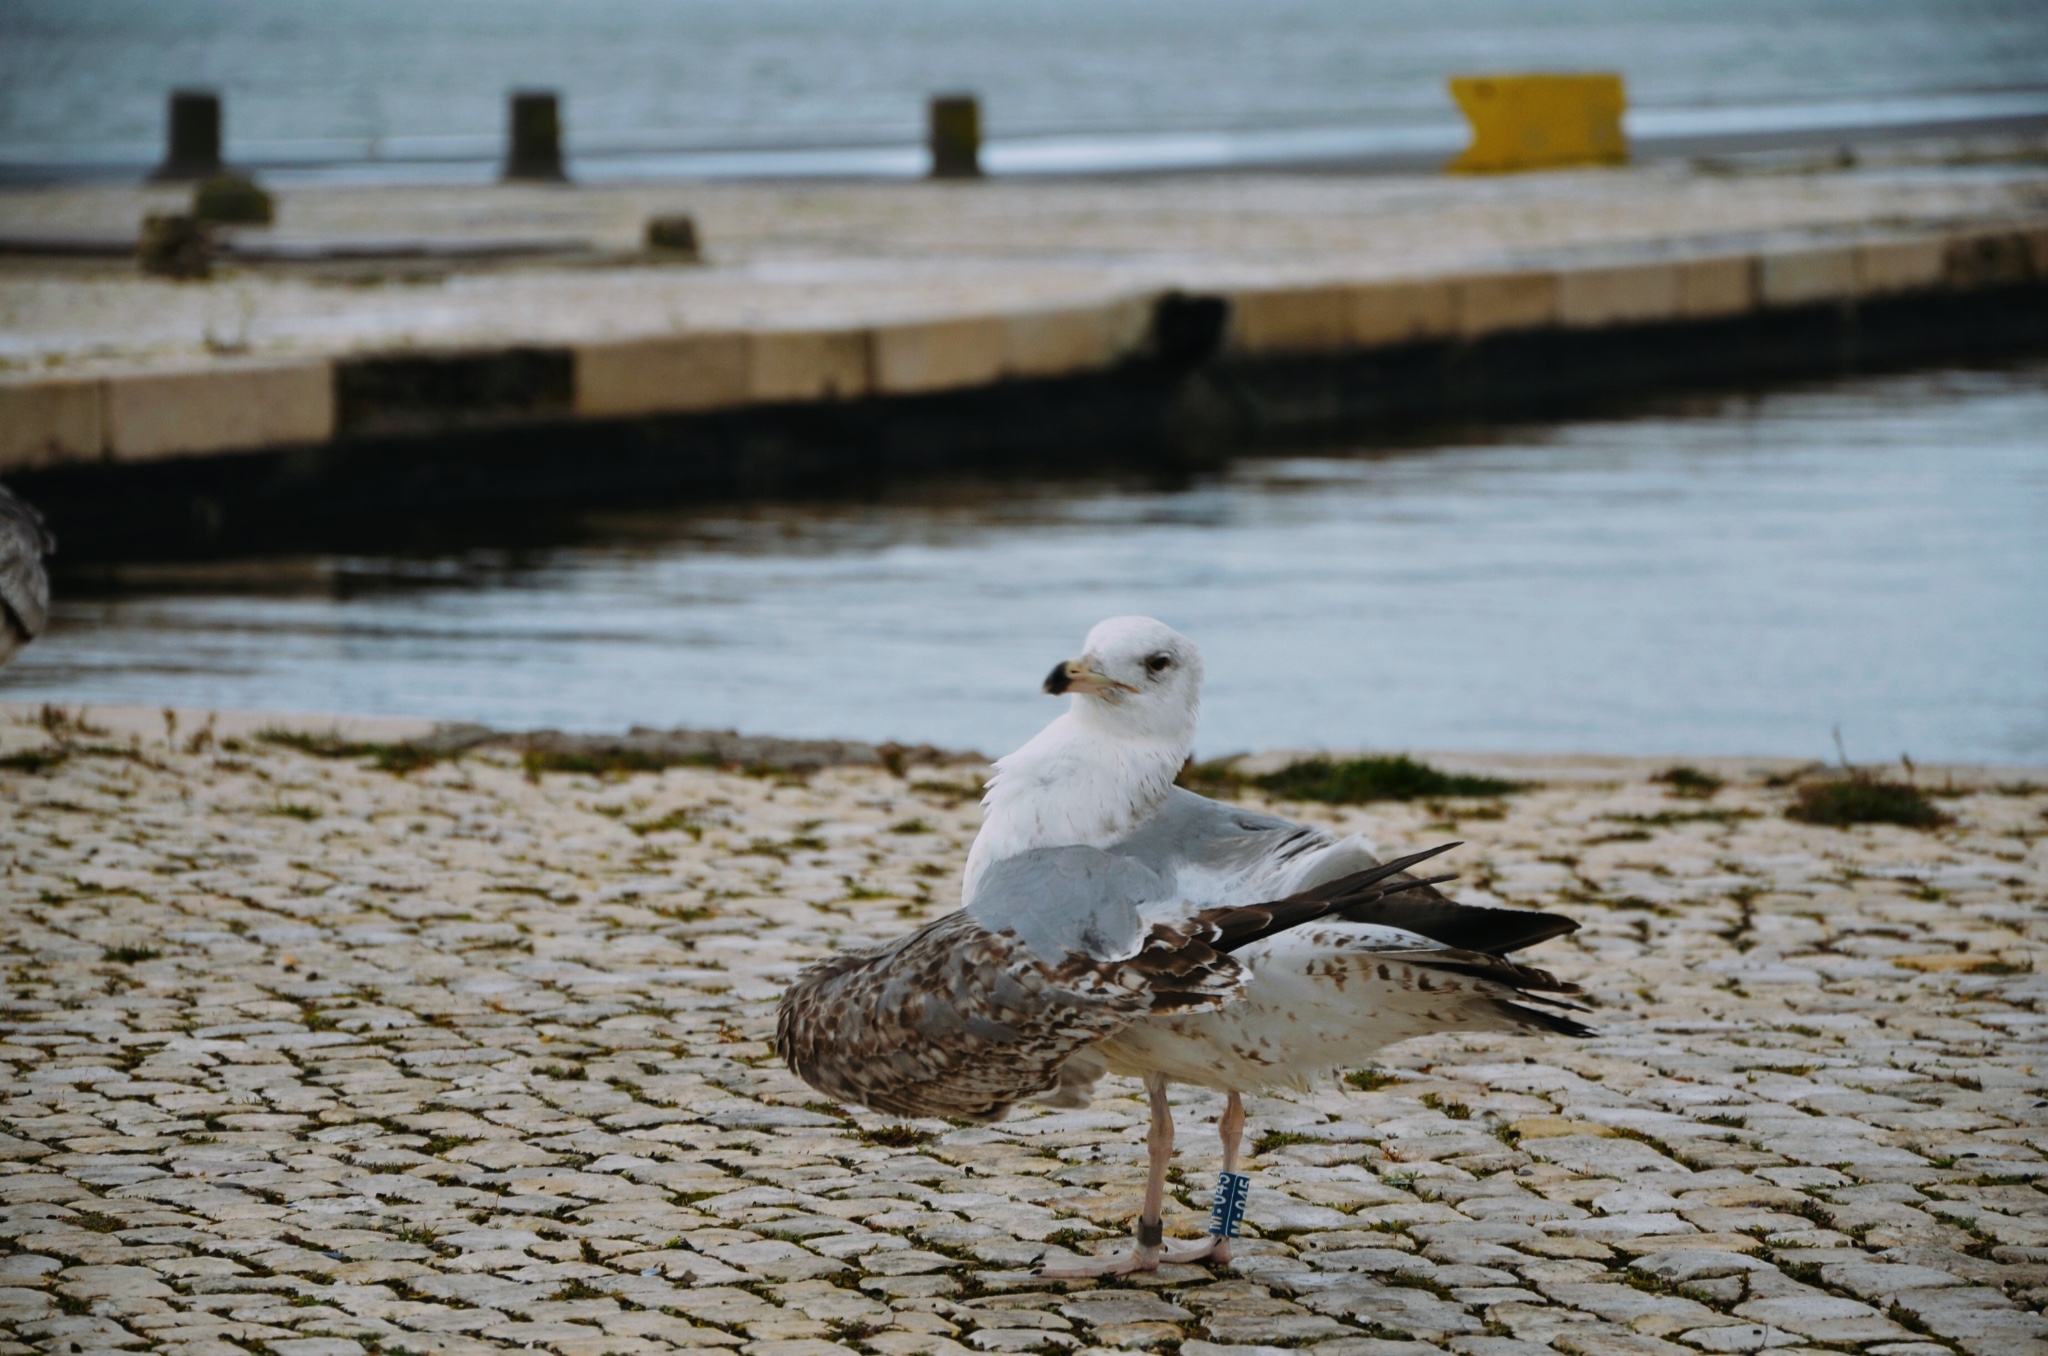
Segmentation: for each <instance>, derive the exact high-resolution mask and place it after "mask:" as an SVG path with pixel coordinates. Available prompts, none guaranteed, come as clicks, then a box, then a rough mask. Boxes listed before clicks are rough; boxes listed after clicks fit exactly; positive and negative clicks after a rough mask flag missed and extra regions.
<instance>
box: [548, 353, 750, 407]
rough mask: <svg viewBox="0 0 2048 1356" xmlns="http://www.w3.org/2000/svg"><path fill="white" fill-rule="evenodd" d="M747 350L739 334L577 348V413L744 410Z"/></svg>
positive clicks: (748, 387) (746, 394)
mask: <svg viewBox="0 0 2048 1356" xmlns="http://www.w3.org/2000/svg"><path fill="white" fill-rule="evenodd" d="M751 349H752V345H751V342H750V340H749V338H748V336H747V335H745V334H743V333H738V332H734V333H729V334H675V335H658V336H653V337H649V338H644V339H621V340H614V341H611V342H606V343H591V344H581V345H578V346H577V348H576V350H575V364H576V376H575V387H576V395H575V408H576V413H577V414H579V415H584V416H587V417H590V418H619V417H631V416H634V415H643V414H673V413H680V412H683V411H687V410H708V409H720V408H724V407H726V406H731V405H739V404H743V403H745V402H746V400H747V399H748V398H749V396H750V395H751V381H750V375H751V374H750V371H749V359H750V357H751Z"/></svg>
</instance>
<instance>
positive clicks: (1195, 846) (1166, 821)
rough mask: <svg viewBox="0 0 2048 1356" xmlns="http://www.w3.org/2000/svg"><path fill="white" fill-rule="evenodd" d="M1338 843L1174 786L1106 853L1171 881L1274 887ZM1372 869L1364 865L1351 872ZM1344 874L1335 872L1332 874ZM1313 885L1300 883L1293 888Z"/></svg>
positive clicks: (1289, 822) (1307, 829) (1312, 830)
mask: <svg viewBox="0 0 2048 1356" xmlns="http://www.w3.org/2000/svg"><path fill="white" fill-rule="evenodd" d="M1336 841H1337V840H1336V839H1335V838H1333V837H1331V836H1330V835H1329V834H1328V833H1326V832H1325V831H1323V830H1322V829H1318V828H1314V827H1312V826H1310V825H1307V824H1296V823H1294V822H1293V821H1292V820H1288V819H1282V818H1281V817H1280V816H1279V815H1269V814H1262V813H1260V812H1259V811H1257V810H1247V809H1245V808H1244V807H1243V806H1239V805H1230V804H1226V803H1225V802H1223V801H1219V800H1210V799H1209V798H1208V797H1207V796H1198V795H1196V794H1195V793H1194V792H1192V791H1189V790H1188V789H1186V788H1185V787H1178V786H1177V787H1175V788H1173V790H1171V791H1169V792H1168V793H1167V796H1166V800H1165V801H1164V802H1163V803H1161V805H1160V807H1159V809H1158V810H1156V811H1154V812H1153V814H1152V816H1151V817H1150V818H1148V819H1147V820H1146V821H1145V822H1144V823H1142V824H1140V825H1139V826H1138V827H1137V828H1135V829H1133V830H1131V832H1130V833H1128V834H1126V835H1125V836H1124V837H1123V838H1122V839H1121V840H1120V841H1118V842H1117V843H1115V844H1113V845H1112V846H1111V848H1110V851H1112V852H1114V853H1115V854H1116V855H1118V856H1120V857H1129V858H1131V859H1132V860H1133V861H1136V862H1139V863H1141V864H1143V865H1144V866H1146V867H1149V868H1150V869H1151V870H1152V871H1154V872H1156V873H1157V874H1158V875H1159V876H1160V877H1162V878H1163V879H1165V880H1167V881H1170V882H1171V881H1178V880H1180V879H1181V878H1183V877H1202V878H1206V879H1209V880H1212V881H1217V882H1229V884H1231V885H1238V884H1251V883H1252V882H1253V881H1257V882H1258V883H1259V884H1277V883H1278V882H1279V881H1280V880H1281V879H1282V878H1284V877H1288V876H1292V875H1296V874H1299V873H1300V872H1301V868H1302V866H1303V864H1304V861H1305V859H1307V858H1309V857H1311V856H1313V855H1314V854H1316V853H1319V852H1323V851H1326V850H1327V849H1329V848H1330V847H1332V846H1334V845H1335V844H1336ZM1375 865H1377V863H1376V862H1372V861H1364V862H1360V863H1358V865H1357V866H1352V867H1349V870H1357V869H1360V868H1362V867H1370V866H1375ZM1348 873H1349V871H1348V870H1338V871H1336V872H1335V875H1345V874H1348ZM1333 878H1334V876H1332V877H1324V879H1333ZM1317 883H1319V882H1318V881H1317V880H1301V881H1298V882H1295V886H1296V888H1300V887H1302V886H1306V885H1312V884H1317ZM1207 902H1220V901H1207Z"/></svg>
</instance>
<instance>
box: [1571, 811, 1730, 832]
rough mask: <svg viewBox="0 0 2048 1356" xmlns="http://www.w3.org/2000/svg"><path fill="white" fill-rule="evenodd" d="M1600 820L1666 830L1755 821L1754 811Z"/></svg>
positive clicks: (1669, 813)
mask: <svg viewBox="0 0 2048 1356" xmlns="http://www.w3.org/2000/svg"><path fill="white" fill-rule="evenodd" d="M1600 817H1601V818H1602V819H1610V820H1613V821H1614V822H1615V823H1617V824H1640V825H1642V826H1643V827H1645V828H1651V829H1668V828H1670V827H1671V826H1672V825H1674V824H1709V823H1711V824H1733V823H1735V822H1736V821H1737V820H1739V819H1755V818H1757V812H1756V811H1755V810H1660V811H1658V812H1657V813H1656V814H1653V815H1630V814H1616V815H1602V816H1600Z"/></svg>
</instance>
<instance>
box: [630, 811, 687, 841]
mask: <svg viewBox="0 0 2048 1356" xmlns="http://www.w3.org/2000/svg"><path fill="white" fill-rule="evenodd" d="M626 827H627V828H629V829H631V830H632V831H633V832H635V833H637V834H639V835H640V836H641V837H642V838H645V837H646V836H647V835H648V834H650V833H687V834H689V835H690V837H691V839H692V840H693V841H695V842H699V843H701V842H703V841H704V826H703V825H702V824H699V823H698V822H697V811H695V810H689V809H685V810H670V811H669V812H668V813H667V814H665V815H663V816H662V817H661V818H659V819H650V820H648V821H646V822H645V823H643V824H628V825H627V826H626Z"/></svg>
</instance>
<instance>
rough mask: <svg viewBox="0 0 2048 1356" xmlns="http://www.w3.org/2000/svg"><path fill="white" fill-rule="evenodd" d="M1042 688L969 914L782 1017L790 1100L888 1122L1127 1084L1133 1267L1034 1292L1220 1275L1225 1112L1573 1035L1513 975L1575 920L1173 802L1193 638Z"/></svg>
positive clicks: (1351, 840)
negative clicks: (1364, 1073)
mask: <svg viewBox="0 0 2048 1356" xmlns="http://www.w3.org/2000/svg"><path fill="white" fill-rule="evenodd" d="M1045 690H1046V691H1047V692H1049V693H1052V694H1054V695H1059V696H1065V697H1067V698H1068V706H1067V710H1066V711H1065V712H1063V713H1062V714H1061V715H1060V716H1059V718H1058V719H1056V720H1054V721H1053V722H1052V723H1051V724H1050V725H1048V726H1046V727H1045V729H1043V730H1041V731H1040V732H1039V733H1038V735H1037V736H1036V737H1034V738H1033V739H1032V740H1031V741H1030V742H1029V743H1028V744H1026V745H1024V747H1023V748H1020V749H1018V750H1017V751H1016V752H1015V753H1013V754H1011V755H1010V756H1009V757H1007V758H1004V759H1001V760H1000V761H999V762H997V764H996V773H995V776H994V777H993V778H992V779H991V780H990V782H989V786H988V792H987V795H986V796H985V797H984V799H983V805H984V806H985V808H986V811H987V813H986V817H985V818H984V820H983V822H982V827H981V831H980V833H979V835H978V836H977V837H976V838H975V840H974V847H973V849H972V850H971V851H970V852H969V854H968V858H967V870H966V879H965V883H964V900H963V903H964V907H963V908H961V909H959V910H958V911H957V912H954V913H950V914H947V915H945V916H944V917H941V918H937V919H934V920H932V921H931V922H929V923H927V924H925V925H924V926H923V927H922V928H919V929H918V930H917V931H916V932H914V933H911V934H910V935H909V936H907V937H902V938H898V939H897V940H895V941H893V942H889V943H886V944H883V945H880V946H877V947H873V948H870V949H868V950H865V951H855V952H847V953H841V954H839V955H836V956H834V957H832V958H831V959H829V960H826V961H823V962H821V963H819V964H817V965H815V966H813V967H811V968H810V969H809V970H807V971H805V972H804V973H803V974H802V975H800V976H799V977H798V978H797V981H796V983H795V984H793V985H791V986H790V989H789V992H788V993H786V994H785V995H783V999H782V1004H781V1007H780V1009H779V1011H778V1014H777V1018H776V1048H777V1050H778V1051H780V1052H781V1054H782V1057H783V1059H784V1060H785V1061H787V1063H788V1064H789V1067H790V1068H791V1069H792V1070H794V1071H795V1072H796V1074H797V1075H798V1076H799V1077H800V1078H802V1079H803V1080H804V1081H805V1082H806V1083H809V1084H810V1085H811V1086H812V1087H814V1088H817V1089H818V1090H819V1091H821V1092H824V1093H826V1094H827V1095H829V1096H832V1097H835V1098H839V1099H841V1100H844V1101H849V1102H858V1103H860V1104H862V1105H865V1106H868V1107H871V1108H873V1109H875V1110H877V1111H886V1112H892V1113H894V1114H897V1115H905V1116H950V1117H956V1118H960V1119H967V1120H978V1121H988V1120H999V1119H1001V1118H1002V1117H1003V1116H1005V1115H1007V1114H1009V1112H1010V1111H1011V1109H1012V1108H1014V1107H1015V1106H1017V1105H1018V1104H1019V1103H1022V1102H1027V1101H1038V1102H1041V1103H1045V1104H1049V1105H1052V1106H1055V1107H1068V1108H1075V1107H1084V1106H1087V1105H1088V1104H1089V1100H1090V1098H1091V1097H1092V1096H1093V1095H1094V1090H1095V1085H1096V1083H1097V1082H1098V1081H1099V1080H1100V1079H1101V1078H1102V1077H1103V1076H1104V1075H1105V1074H1110V1073H1116V1074H1124V1075H1129V1076H1133V1077H1137V1078H1140V1079H1142V1080H1143V1081H1144V1084H1145V1091H1146V1094H1147V1097H1148V1098H1149V1100H1150V1103H1151V1114H1152V1128H1151V1133H1150V1134H1149V1135H1148V1136H1147V1138H1146V1148H1147V1169H1148V1170H1147V1177H1146V1184H1145V1196H1144V1201H1143V1204H1142V1205H1141V1207H1140V1210H1139V1214H1138V1226H1137V1245H1136V1247H1135V1248H1134V1249H1133V1251H1131V1252H1130V1253H1129V1254H1127V1255H1124V1256H1121V1257H1116V1256H1110V1257H1095V1258H1087V1259H1080V1258H1076V1259H1071V1260H1065V1259H1048V1262H1049V1265H1047V1266H1046V1268H1045V1270H1044V1273H1043V1274H1045V1275H1047V1276H1067V1277H1082V1276H1101V1275H1109V1274H1117V1273H1122V1272H1128V1271H1142V1270H1149V1269H1152V1268H1155V1267H1157V1266H1159V1265H1160V1264H1161V1262H1163V1261H1174V1262H1184V1261H1193V1260H1198V1259H1206V1260H1209V1261H1214V1262H1227V1261H1228V1260H1229V1259H1230V1255H1231V1251H1230V1239H1231V1237H1232V1235H1233V1234H1234V1233H1235V1231H1236V1215H1235V1212H1237V1211H1240V1210H1241V1208H1242V1204H1243V1201H1244V1197H1245V1193H1246V1191H1247V1190H1248V1189H1249V1182H1250V1179H1249V1178H1248V1177H1247V1176H1245V1175H1244V1174H1243V1173H1241V1172H1239V1171H1238V1150H1239V1142H1240V1139H1241V1137H1242V1134H1243V1130H1244V1106H1243V1102H1242V1094H1243V1093H1246V1092H1273V1091H1280V1090H1285V1089H1297V1090H1303V1091H1306V1090H1309V1089H1311V1088H1312V1087H1313V1086H1314V1085H1315V1083H1316V1081H1317V1080H1319V1079H1322V1078H1325V1077H1327V1076H1329V1075H1331V1074H1333V1073H1335V1072H1336V1071H1338V1070H1341V1069H1347V1068H1356V1067H1358V1066H1359V1065H1360V1063H1361V1062H1363V1061H1364V1059H1365V1058H1366V1057H1367V1056H1368V1055H1369V1054H1371V1053H1372V1052H1373V1051H1375V1050H1378V1049H1380V1048H1382V1047H1384V1046H1386V1045H1389V1044H1392V1043H1393V1042H1396V1041H1401V1040H1407V1039H1409V1038H1410V1037H1414V1036H1424V1035H1430V1034H1433V1033H1436V1032H1442V1031H1518V1032H1528V1033H1534V1034H1550V1035H1564V1036H1572V1035H1584V1034H1587V1033H1586V1028H1584V1027H1582V1026H1580V1025H1579V1024H1578V1023H1577V1022H1576V1021H1573V1020H1572V1019H1571V1018H1569V1017H1566V1016H1563V1015H1562V1013H1561V1011H1560V1009H1570V1008H1571V1007H1572V1006H1573V1005H1572V1004H1571V1003H1570V1002H1568V1001H1567V996H1568V995H1570V994H1572V993H1575V992H1576V990H1575V989H1574V988H1573V987H1572V986H1571V985H1569V984H1565V983H1561V982H1560V981H1558V980H1557V979H1555V978H1554V977H1552V976H1550V975H1548V974H1545V973H1544V972H1543V971H1541V970H1536V969H1532V968H1530V967H1527V966H1522V965H1517V964H1515V963H1514V962H1512V961H1510V960H1508V959H1507V958H1506V957H1507V953H1509V952H1511V951H1516V950H1519V949H1521V948H1522V947H1525V946H1533V945H1535V944H1536V943H1538V942H1541V941H1543V940H1545V939H1547V938H1550V937H1556V936H1559V935H1561V934H1563V933H1566V932H1569V931H1571V930H1572V929H1573V928H1574V927H1576V926H1577V925H1576V924H1575V923H1573V922H1572V921H1571V920H1570V919H1568V918H1560V917H1558V916H1556V915H1554V914H1542V913H1533V912H1530V911H1527V910H1521V909H1497V908H1479V907H1474V906H1471V905H1464V904H1457V903H1454V902H1452V901H1451V900H1449V899H1446V898H1445V897H1444V896H1443V895H1441V894H1438V893H1437V892H1436V891H1435V890H1433V889H1430V888H1429V886H1430V885H1431V884H1433V883H1434V882H1435V881H1442V880H1448V879H1450V878H1449V877H1448V876H1438V877H1433V878H1430V879H1427V880H1418V879H1417V878H1416V877H1415V876H1413V875H1409V874H1407V872H1408V868H1410V867H1413V866H1416V865H1418V864H1419V863H1421V862H1422V861H1425V860H1427V859H1428V858H1431V857H1434V856H1436V855H1437V854H1438V853H1440V852H1444V851H1447V850H1448V849H1449V848H1450V847H1455V846H1456V844H1447V845H1444V846H1442V847H1436V848H1430V849H1426V850H1424V851H1421V852H1416V853H1410V854H1407V855H1405V856H1402V857H1399V858H1396V859H1395V860H1393V861H1390V862H1386V863H1384V864H1383V863H1381V862H1380V861H1379V860H1378V857H1377V855H1376V853H1375V852H1374V850H1373V848H1372V845H1371V844H1369V843H1367V842H1366V841H1365V840H1364V839H1362V838H1359V837H1357V836H1356V835H1354V836H1352V837H1348V838H1339V837H1337V836H1335V835H1333V834H1330V833H1327V832H1325V831H1324V830H1322V829H1318V828H1314V827H1311V826H1308V825H1303V824H1296V823H1294V822H1292V821H1290V820H1287V819H1283V818H1281V817H1280V816H1278V815H1273V814H1267V813H1264V812H1261V811H1258V810H1254V809H1251V808H1249V807H1246V806H1242V805H1235V804H1229V803H1225V802H1220V801H1214V800H1209V799H1207V798H1205V797H1203V796H1198V795H1196V794H1195V793H1194V792H1192V791H1189V790H1187V789H1185V788H1183V787H1177V786H1175V785H1174V781H1175V778H1176V777H1177V776H1178V774H1179V772H1180V769H1181V767H1182V765H1183V764H1184V763H1185V762H1186V761H1187V757H1188V750H1189V749H1190V748H1191V747H1192V746H1193V744H1194V738H1195V718H1196V714H1197V712H1198V711H1199V709H1200V704H1201V690H1202V655H1201V651H1199V650H1197V649H1196V648H1195V645H1194V642H1193V641H1191V640H1189V639H1188V638H1187V637H1186V636H1183V635H1181V634H1180V633H1179V632H1177V631H1175V630H1174V629H1173V628H1171V627H1169V626H1167V625H1165V624H1164V623H1162V622H1157V621H1154V620H1152V619H1151V618H1150V617H1112V618H1110V619H1109V620H1108V621H1105V622H1103V623H1102V624H1101V625H1099V626H1097V627H1096V628H1095V629H1094V630H1092V631H1090V632H1089V633H1088V638H1087V640H1086V642H1085V643H1084V644H1083V645H1082V648H1081V653H1080V655H1079V656H1078V657H1077V658H1074V659H1069V660H1065V661H1063V662H1062V663H1060V664H1059V665H1057V666H1056V667H1055V668H1054V669H1053V671H1052V673H1051V674H1050V675H1049V676H1048V677H1047V678H1046V680H1045ZM1171 1083H1188V1084H1193V1085H1196V1086H1199V1087H1206V1088H1212V1089H1214V1090H1216V1091H1218V1092H1221V1093H1223V1094H1225V1102H1224V1108H1223V1114H1222V1116H1221V1117H1220V1118H1219V1120H1218V1122H1217V1130H1218V1133H1219V1135H1220V1137H1221V1140H1222V1148H1223V1166H1224V1175H1223V1177H1222V1179H1220V1181H1219V1183H1218V1200H1219V1202H1221V1203H1222V1204H1221V1205H1219V1207H1218V1212H1217V1214H1216V1216H1215V1217H1214V1218H1213V1219H1212V1223H1211V1231H1210V1235H1209V1236H1208V1238H1207V1239H1206V1241H1204V1242H1202V1243H1199V1244H1197V1245H1195V1246H1194V1247H1192V1248H1185V1249H1174V1250H1169V1249H1167V1248H1166V1247H1165V1239H1164V1234H1163V1232H1162V1228H1163V1225H1162V1218H1161V1211H1162V1209H1163V1208H1164V1201H1165V1189H1166V1175H1167V1168H1168V1165H1169V1162H1170V1160H1171V1158H1172V1155H1173V1116H1172V1112H1171V1110H1170V1108H1169V1107H1168V1105H1167V1100H1166V1090H1167V1087H1168V1085H1169V1084H1171ZM1233 1202H1234V1204H1233Z"/></svg>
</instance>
